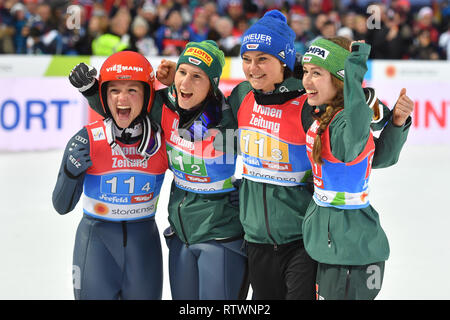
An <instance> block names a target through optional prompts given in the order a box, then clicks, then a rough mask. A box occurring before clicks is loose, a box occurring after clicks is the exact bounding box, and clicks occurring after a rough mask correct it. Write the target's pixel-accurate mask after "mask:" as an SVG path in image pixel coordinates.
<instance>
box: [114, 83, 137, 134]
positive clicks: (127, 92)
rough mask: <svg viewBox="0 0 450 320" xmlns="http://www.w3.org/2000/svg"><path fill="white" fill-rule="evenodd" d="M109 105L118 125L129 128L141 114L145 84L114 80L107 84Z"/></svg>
mask: <svg viewBox="0 0 450 320" xmlns="http://www.w3.org/2000/svg"><path fill="white" fill-rule="evenodd" d="M107 86H108V87H107V89H106V94H107V104H108V107H109V110H110V112H111V115H112V117H113V118H114V121H115V122H116V124H117V125H118V126H119V127H121V128H127V127H128V126H129V125H130V124H131V122H133V120H134V119H136V117H137V116H138V115H139V114H140V113H141V110H142V107H143V104H144V84H143V83H142V82H140V81H135V80H113V81H109V82H108V83H107Z"/></svg>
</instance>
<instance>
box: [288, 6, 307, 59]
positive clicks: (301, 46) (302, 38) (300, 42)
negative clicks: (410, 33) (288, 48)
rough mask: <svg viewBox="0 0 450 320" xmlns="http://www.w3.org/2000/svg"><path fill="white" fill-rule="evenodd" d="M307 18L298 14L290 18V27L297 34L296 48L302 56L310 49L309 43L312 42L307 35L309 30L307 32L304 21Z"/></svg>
mask: <svg viewBox="0 0 450 320" xmlns="http://www.w3.org/2000/svg"><path fill="white" fill-rule="evenodd" d="M306 18H307V17H306V16H305V15H300V14H297V13H293V14H291V16H290V27H291V28H292V30H294V32H295V40H294V47H295V50H296V51H297V52H298V53H300V54H302V55H303V54H304V53H305V52H306V49H307V48H308V46H307V44H308V41H310V40H311V38H310V37H309V36H308V34H307V30H305V23H304V21H303V20H304V19H306Z"/></svg>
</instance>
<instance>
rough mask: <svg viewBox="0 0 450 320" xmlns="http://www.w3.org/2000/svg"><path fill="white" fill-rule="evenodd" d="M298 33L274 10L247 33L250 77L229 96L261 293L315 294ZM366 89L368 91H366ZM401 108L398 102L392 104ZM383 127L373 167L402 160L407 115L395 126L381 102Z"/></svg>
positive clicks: (308, 117) (243, 211)
mask: <svg viewBox="0 0 450 320" xmlns="http://www.w3.org/2000/svg"><path fill="white" fill-rule="evenodd" d="M293 37H294V36H293V33H292V30H291V29H290V28H289V27H288V26H287V23H286V19H285V18H284V16H283V15H282V14H281V13H280V12H279V11H276V10H273V11H269V12H268V13H266V14H265V16H264V17H263V18H261V19H260V20H259V21H258V22H257V23H255V24H254V25H253V26H252V27H250V28H249V29H248V30H247V31H246V32H245V34H244V36H243V43H242V46H241V57H242V60H243V63H242V65H243V71H244V74H245V76H246V78H247V81H244V82H242V83H241V84H239V85H238V86H237V87H236V88H235V89H234V90H233V91H232V93H231V95H230V96H229V97H228V102H229V104H230V106H231V109H229V110H227V111H226V113H224V117H223V120H222V125H223V126H224V128H231V127H233V126H234V127H235V128H238V129H239V138H238V139H239V146H240V152H241V155H242V158H243V163H244V169H243V177H244V179H243V181H242V185H241V188H240V219H241V222H242V225H243V228H244V232H245V239H246V241H247V243H248V250H247V254H248V263H249V278H250V283H251V285H252V288H253V292H254V297H255V298H256V299H313V298H314V282H315V272H316V265H315V263H314V262H313V261H312V260H311V258H310V257H309V256H308V254H307V253H306V251H305V248H304V245H303V234H302V225H303V221H304V215H305V213H306V209H307V207H308V204H309V203H310V200H311V192H310V191H309V185H308V182H309V180H310V179H309V178H310V174H311V171H310V169H311V166H310V164H309V160H308V159H307V156H306V132H307V130H308V128H309V127H310V125H311V124H312V123H313V121H314V119H313V118H312V113H313V110H316V109H317V110H319V109H320V108H322V106H319V107H318V108H315V107H312V106H315V104H309V103H307V101H306V98H307V95H306V94H305V91H304V90H302V89H303V88H302V85H301V83H300V81H298V79H294V78H292V77H291V71H292V70H293V67H294V62H293V61H294V57H295V51H293ZM368 92H369V91H368ZM396 109H397V106H396V108H395V109H394V110H396ZM381 110H383V111H382V112H381V113H382V114H383V115H384V117H383V119H378V120H379V121H377V123H374V124H373V128H374V130H378V129H380V128H384V129H383V130H382V132H381V135H380V139H379V140H377V142H382V143H377V150H376V152H375V159H374V166H376V167H385V166H389V165H392V164H394V163H395V162H396V161H397V158H398V154H399V152H400V150H401V148H402V146H403V143H404V142H405V140H406V136H407V133H408V129H409V126H410V121H409V122H408V123H407V124H405V125H404V126H401V127H396V126H395V125H393V123H392V122H391V121H388V120H389V119H390V117H391V112H390V110H389V109H388V108H387V107H383V108H381Z"/></svg>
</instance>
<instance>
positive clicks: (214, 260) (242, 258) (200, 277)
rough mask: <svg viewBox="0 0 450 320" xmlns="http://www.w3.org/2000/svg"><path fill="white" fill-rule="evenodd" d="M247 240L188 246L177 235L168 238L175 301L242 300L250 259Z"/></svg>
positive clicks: (170, 272)
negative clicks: (246, 252)
mask: <svg viewBox="0 0 450 320" xmlns="http://www.w3.org/2000/svg"><path fill="white" fill-rule="evenodd" d="M166 234H167V232H165V235H166ZM243 241H244V240H243V239H240V240H234V241H229V242H223V241H215V240H211V241H206V242H202V243H196V244H191V245H189V246H186V245H185V244H184V243H183V242H182V241H181V240H180V239H179V238H178V236H177V235H176V234H172V235H170V236H168V237H167V236H166V243H167V246H168V247H169V275H170V289H171V292H172V299H174V300H236V299H238V296H239V290H240V288H241V285H242V282H243V279H244V274H245V269H246V260H247V257H246V255H245V253H244V252H243V251H242V244H243Z"/></svg>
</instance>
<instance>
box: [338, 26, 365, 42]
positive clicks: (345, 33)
mask: <svg viewBox="0 0 450 320" xmlns="http://www.w3.org/2000/svg"><path fill="white" fill-rule="evenodd" d="M336 35H337V36H339V37H344V38H347V39H348V40H350V41H353V40H356V39H355V36H354V34H353V30H352V29H350V28H349V27H342V28H339V30H338V31H337V32H336ZM358 40H360V39H358Z"/></svg>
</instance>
